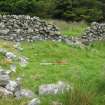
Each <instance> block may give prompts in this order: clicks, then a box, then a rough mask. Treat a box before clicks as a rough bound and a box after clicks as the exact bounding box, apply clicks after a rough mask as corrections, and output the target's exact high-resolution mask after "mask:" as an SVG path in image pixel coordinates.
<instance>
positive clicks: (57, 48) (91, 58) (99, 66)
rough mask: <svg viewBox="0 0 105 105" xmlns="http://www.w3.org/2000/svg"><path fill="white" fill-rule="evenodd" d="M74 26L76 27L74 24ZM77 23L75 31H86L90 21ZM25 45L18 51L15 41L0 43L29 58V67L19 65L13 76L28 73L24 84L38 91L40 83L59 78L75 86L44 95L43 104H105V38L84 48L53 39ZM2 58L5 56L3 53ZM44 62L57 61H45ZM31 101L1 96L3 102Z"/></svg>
mask: <svg viewBox="0 0 105 105" xmlns="http://www.w3.org/2000/svg"><path fill="white" fill-rule="evenodd" d="M67 25H68V24H67ZM68 26H69V25H68ZM83 26H84V27H83ZM71 27H74V26H73V24H72V25H71ZM76 27H77V28H76ZM76 27H75V28H73V30H72V33H73V34H76V33H80V32H81V31H83V30H84V29H85V28H86V24H84V25H80V26H79V25H77V26H76ZM82 27H83V29H82ZM79 29H80V30H79ZM65 30H66V29H64V30H63V32H64V33H65V32H66V31H65ZM77 30H79V31H77ZM73 31H74V32H73ZM70 34H71V31H70ZM68 35H69V33H68ZM21 46H22V47H23V51H21V52H17V51H14V49H13V44H11V43H8V42H4V41H0V47H3V48H7V49H8V50H10V51H13V52H15V53H16V54H17V55H25V56H26V57H28V58H29V64H28V65H27V67H25V68H21V67H19V66H18V68H17V71H16V73H14V74H13V75H12V78H16V77H17V76H20V77H21V76H23V75H24V78H23V81H22V86H23V87H25V88H27V89H31V90H32V91H34V92H36V93H37V90H38V86H39V85H40V84H47V83H53V82H57V81H59V80H62V81H66V82H68V83H69V84H71V85H72V86H73V87H74V91H73V92H72V93H71V92H69V93H65V94H63V95H61V94H59V95H57V96H44V97H43V96H42V97H41V102H42V103H41V105H54V104H51V102H52V101H58V102H62V103H63V105H105V42H95V43H93V44H91V45H89V46H86V47H84V48H80V47H76V46H68V45H66V44H64V43H59V42H51V41H42V42H40V41H39V42H33V43H26V42H24V43H22V44H21ZM0 59H1V60H2V56H1V55H0ZM62 62H63V63H62ZM42 63H54V64H52V65H41V64H42ZM4 66H5V65H4ZM27 101H28V100H27V99H22V100H16V99H13V98H9V99H5V98H1V99H0V105H26V103H27ZM58 105H59V104H58Z"/></svg>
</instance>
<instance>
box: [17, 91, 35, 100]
mask: <svg viewBox="0 0 105 105" xmlns="http://www.w3.org/2000/svg"><path fill="white" fill-rule="evenodd" d="M15 96H16V98H18V99H19V98H21V97H25V98H34V96H35V94H34V93H33V92H32V91H31V90H26V89H21V90H19V91H16V92H15Z"/></svg>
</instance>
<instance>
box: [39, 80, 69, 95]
mask: <svg viewBox="0 0 105 105" xmlns="http://www.w3.org/2000/svg"><path fill="white" fill-rule="evenodd" d="M69 89H71V87H70V85H69V84H67V83H65V82H63V81H58V82H57V83H56V84H44V85H41V86H39V95H48V94H59V93H64V92H65V91H68V90H69Z"/></svg>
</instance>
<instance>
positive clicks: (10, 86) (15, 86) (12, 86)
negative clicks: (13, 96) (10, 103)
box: [5, 80, 20, 92]
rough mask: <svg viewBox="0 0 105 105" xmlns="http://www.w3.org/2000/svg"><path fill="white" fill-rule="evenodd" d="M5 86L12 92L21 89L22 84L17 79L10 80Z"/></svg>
mask: <svg viewBox="0 0 105 105" xmlns="http://www.w3.org/2000/svg"><path fill="white" fill-rule="evenodd" d="M5 88H6V89H7V90H9V91H11V92H16V91H18V90H20V84H18V83H17V82H16V81H12V80H10V81H9V83H8V84H7V85H6V86H5Z"/></svg>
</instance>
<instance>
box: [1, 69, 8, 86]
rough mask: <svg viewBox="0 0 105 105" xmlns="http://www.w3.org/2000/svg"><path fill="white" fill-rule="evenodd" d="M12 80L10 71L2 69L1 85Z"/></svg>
mask: <svg viewBox="0 0 105 105" xmlns="http://www.w3.org/2000/svg"><path fill="white" fill-rule="evenodd" d="M9 80H10V77H9V75H8V73H7V72H6V71H4V70H0V86H6V85H7V84H8V82H9Z"/></svg>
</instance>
